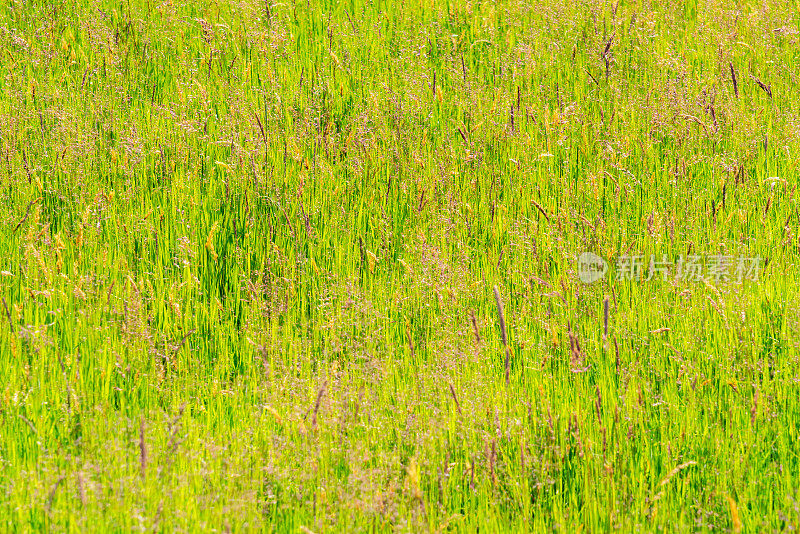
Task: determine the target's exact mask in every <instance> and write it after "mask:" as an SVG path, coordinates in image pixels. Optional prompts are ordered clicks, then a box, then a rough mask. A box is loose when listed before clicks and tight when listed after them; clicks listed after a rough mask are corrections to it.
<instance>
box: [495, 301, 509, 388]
mask: <svg viewBox="0 0 800 534" xmlns="http://www.w3.org/2000/svg"><path fill="white" fill-rule="evenodd" d="M494 300H495V302H496V303H497V315H498V317H499V319H500V335H501V336H502V340H503V347H504V348H505V352H506V362H505V363H506V366H505V367H506V387H507V386H508V384H509V381H510V375H511V349H510V348H509V347H508V335H507V333H506V317H505V312H504V311H503V301H502V299H501V298H500V290H499V289H497V286H494Z"/></svg>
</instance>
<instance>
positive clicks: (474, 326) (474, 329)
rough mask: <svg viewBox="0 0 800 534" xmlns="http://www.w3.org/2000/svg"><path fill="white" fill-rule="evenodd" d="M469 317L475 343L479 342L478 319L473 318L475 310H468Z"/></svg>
mask: <svg viewBox="0 0 800 534" xmlns="http://www.w3.org/2000/svg"><path fill="white" fill-rule="evenodd" d="M469 319H470V322H471V323H472V333H473V334H475V343H476V344H480V342H481V334H480V332H479V331H478V321H477V319H475V312H474V311H473V310H470V311H469Z"/></svg>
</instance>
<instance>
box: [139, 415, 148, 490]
mask: <svg viewBox="0 0 800 534" xmlns="http://www.w3.org/2000/svg"><path fill="white" fill-rule="evenodd" d="M144 431H145V422H144V417H142V418H141V419H140V420H139V475H140V476H141V477H142V480H144V478H145V476H146V474H147V445H146V444H145V442H144Z"/></svg>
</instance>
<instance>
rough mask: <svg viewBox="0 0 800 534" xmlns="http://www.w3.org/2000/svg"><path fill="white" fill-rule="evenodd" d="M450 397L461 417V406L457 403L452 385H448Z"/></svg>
mask: <svg viewBox="0 0 800 534" xmlns="http://www.w3.org/2000/svg"><path fill="white" fill-rule="evenodd" d="M450 395H452V396H453V402H455V403H456V409H457V410H458V415H463V414H462V413H461V404H460V403H459V402H458V397H457V396H456V390H455V388H454V387H453V384H450Z"/></svg>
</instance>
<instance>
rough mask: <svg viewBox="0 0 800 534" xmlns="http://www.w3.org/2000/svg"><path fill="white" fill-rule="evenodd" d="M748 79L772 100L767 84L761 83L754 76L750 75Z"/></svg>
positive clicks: (769, 86) (770, 90)
mask: <svg viewBox="0 0 800 534" xmlns="http://www.w3.org/2000/svg"><path fill="white" fill-rule="evenodd" d="M750 78H751V79H752V80H753V81H754V82H756V83H757V84H758V86H759V87H760V88H761V89H763V90H764V92H765V93H767V96H769V97H770V98H772V86H771V85H767V84H765V83H764V82H762V81H761V80H759V79H758V78H756V77H755V76H753V75H752V74H751V75H750Z"/></svg>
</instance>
